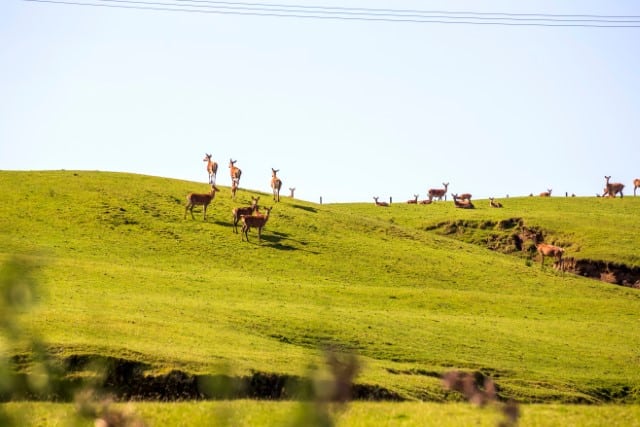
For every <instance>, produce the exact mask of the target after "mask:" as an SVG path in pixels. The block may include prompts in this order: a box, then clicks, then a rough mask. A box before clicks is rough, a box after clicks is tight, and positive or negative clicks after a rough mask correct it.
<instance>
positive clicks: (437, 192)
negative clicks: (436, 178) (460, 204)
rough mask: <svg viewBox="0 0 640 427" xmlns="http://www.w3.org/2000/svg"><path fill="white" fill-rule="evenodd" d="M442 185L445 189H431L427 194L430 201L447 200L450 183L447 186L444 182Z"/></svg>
mask: <svg viewBox="0 0 640 427" xmlns="http://www.w3.org/2000/svg"><path fill="white" fill-rule="evenodd" d="M442 185H443V186H444V188H431V189H429V191H428V192H427V193H428V194H429V199H430V200H433V199H434V198H436V197H437V198H438V200H442V198H443V197H444V200H445V201H446V200H447V188H448V187H449V183H448V182H447V183H446V184H445V183H444V182H443V183H442Z"/></svg>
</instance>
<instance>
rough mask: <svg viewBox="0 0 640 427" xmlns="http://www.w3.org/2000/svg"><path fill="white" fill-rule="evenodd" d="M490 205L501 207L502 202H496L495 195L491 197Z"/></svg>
mask: <svg viewBox="0 0 640 427" xmlns="http://www.w3.org/2000/svg"><path fill="white" fill-rule="evenodd" d="M489 206H490V207H492V208H501V207H502V203H500V202H496V201H495V199H494V198H493V197H489Z"/></svg>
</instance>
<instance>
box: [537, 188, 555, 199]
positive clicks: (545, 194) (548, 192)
mask: <svg viewBox="0 0 640 427" xmlns="http://www.w3.org/2000/svg"><path fill="white" fill-rule="evenodd" d="M551 191H553V190H552V189H551V188H547V191H545V192H544V193H540V197H551Z"/></svg>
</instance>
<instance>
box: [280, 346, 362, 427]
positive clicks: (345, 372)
mask: <svg viewBox="0 0 640 427" xmlns="http://www.w3.org/2000/svg"><path fill="white" fill-rule="evenodd" d="M325 364H326V366H324V367H319V368H318V367H316V368H314V369H313V372H311V374H310V377H311V378H312V382H311V387H309V389H308V390H306V391H305V393H303V394H306V396H304V395H303V396H302V401H303V402H302V405H301V407H300V409H299V411H298V413H297V414H296V415H294V416H293V417H292V425H295V426H298V425H305V426H312V427H333V426H334V425H335V424H336V422H335V418H336V416H337V415H338V414H340V413H341V412H342V411H344V410H345V409H346V407H347V403H348V402H349V401H350V400H351V398H352V391H353V382H354V380H355V378H356V376H357V375H358V373H359V372H360V368H361V366H360V362H359V360H358V358H357V357H356V355H354V354H353V353H344V352H339V351H336V350H335V349H332V348H328V349H327V350H325Z"/></svg>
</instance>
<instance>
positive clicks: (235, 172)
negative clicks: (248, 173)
mask: <svg viewBox="0 0 640 427" xmlns="http://www.w3.org/2000/svg"><path fill="white" fill-rule="evenodd" d="M236 162H237V160H232V159H229V173H230V174H231V182H237V183H238V185H240V176H241V175H242V171H241V170H240V169H239V168H237V167H236Z"/></svg>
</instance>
